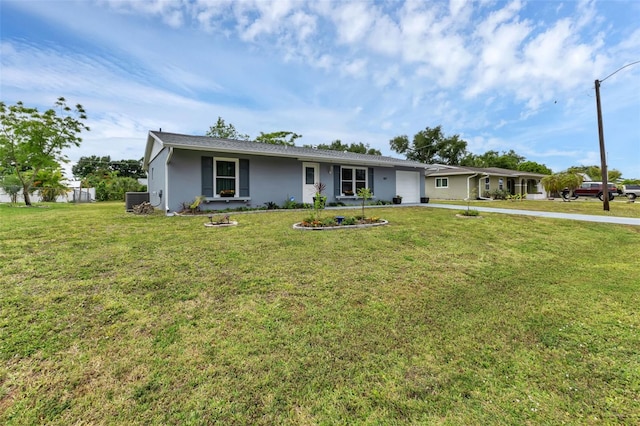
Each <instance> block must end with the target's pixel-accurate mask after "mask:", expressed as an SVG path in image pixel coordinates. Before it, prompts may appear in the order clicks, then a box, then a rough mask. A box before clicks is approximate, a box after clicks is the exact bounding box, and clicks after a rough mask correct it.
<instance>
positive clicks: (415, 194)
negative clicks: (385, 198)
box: [396, 171, 420, 203]
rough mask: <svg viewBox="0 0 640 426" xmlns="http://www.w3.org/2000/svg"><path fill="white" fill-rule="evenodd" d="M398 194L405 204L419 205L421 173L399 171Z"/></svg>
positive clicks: (397, 175) (397, 176) (397, 177)
mask: <svg viewBox="0 0 640 426" xmlns="http://www.w3.org/2000/svg"><path fill="white" fill-rule="evenodd" d="M396 194H398V195H401V196H402V202H403V203H419V202H420V173H419V172H403V171H397V172H396Z"/></svg>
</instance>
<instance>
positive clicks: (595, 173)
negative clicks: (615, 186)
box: [567, 166, 622, 182]
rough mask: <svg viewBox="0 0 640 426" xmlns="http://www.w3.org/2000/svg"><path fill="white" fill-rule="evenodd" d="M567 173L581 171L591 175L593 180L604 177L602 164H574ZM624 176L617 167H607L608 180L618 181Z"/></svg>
mask: <svg viewBox="0 0 640 426" xmlns="http://www.w3.org/2000/svg"><path fill="white" fill-rule="evenodd" d="M567 173H581V174H585V175H587V176H589V178H590V179H591V180H593V181H596V182H598V181H600V180H601V179H602V171H601V169H600V166H574V167H569V168H568V169H567ZM621 178H622V172H621V171H620V170H616V169H607V181H609V182H618V181H619V180H620V179H621Z"/></svg>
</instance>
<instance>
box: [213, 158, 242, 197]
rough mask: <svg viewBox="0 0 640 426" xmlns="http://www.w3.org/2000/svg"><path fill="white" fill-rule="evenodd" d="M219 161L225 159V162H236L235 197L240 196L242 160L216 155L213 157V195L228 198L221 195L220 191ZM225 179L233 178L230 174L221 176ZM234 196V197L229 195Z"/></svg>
mask: <svg viewBox="0 0 640 426" xmlns="http://www.w3.org/2000/svg"><path fill="white" fill-rule="evenodd" d="M218 161H224V162H225V163H234V164H235V176H234V177H233V179H234V180H235V184H234V193H233V198H236V197H238V196H239V195H240V194H239V190H240V160H239V159H238V158H225V157H214V158H213V196H214V197H217V198H226V197H221V196H220V191H218V176H217V174H218ZM221 178H224V179H231V178H230V177H228V176H221ZM229 198H232V197H229Z"/></svg>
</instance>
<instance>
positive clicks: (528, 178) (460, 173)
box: [425, 165, 546, 200]
mask: <svg viewBox="0 0 640 426" xmlns="http://www.w3.org/2000/svg"><path fill="white" fill-rule="evenodd" d="M544 176H546V175H544V174H540V173H530V172H521V171H517V170H508V169H501V168H499V167H488V168H480V167H463V166H446V165H433V166H431V167H430V168H429V170H427V171H426V173H425V191H426V196H427V197H430V198H439V199H443V200H464V199H467V198H472V199H476V198H480V199H483V198H490V197H491V193H492V192H493V191H495V190H501V191H506V192H507V193H508V194H511V195H526V198H527V199H530V200H531V199H544V198H545V197H546V196H545V193H544V189H543V187H542V184H541V183H540V180H541V179H542V178H543V177H544Z"/></svg>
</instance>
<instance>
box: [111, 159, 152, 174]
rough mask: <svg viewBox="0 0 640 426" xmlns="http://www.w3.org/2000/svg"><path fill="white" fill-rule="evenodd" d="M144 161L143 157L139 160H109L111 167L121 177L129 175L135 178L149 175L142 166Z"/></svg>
mask: <svg viewBox="0 0 640 426" xmlns="http://www.w3.org/2000/svg"><path fill="white" fill-rule="evenodd" d="M143 161H144V159H143V158H141V159H139V160H120V161H111V162H109V169H111V170H112V171H114V172H117V173H118V176H120V177H129V178H134V179H137V178H143V177H145V176H147V174H146V173H145V171H144V169H143V167H142V162H143Z"/></svg>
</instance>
